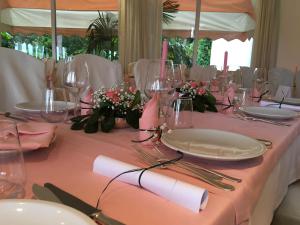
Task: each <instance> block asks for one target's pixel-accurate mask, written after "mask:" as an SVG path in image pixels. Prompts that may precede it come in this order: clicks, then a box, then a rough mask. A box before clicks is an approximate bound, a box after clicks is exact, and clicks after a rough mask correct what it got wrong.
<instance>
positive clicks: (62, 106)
mask: <svg viewBox="0 0 300 225" xmlns="http://www.w3.org/2000/svg"><path fill="white" fill-rule="evenodd" d="M70 106H71V105H70ZM67 116H68V102H67V100H66V93H65V89H64V88H47V89H46V90H45V93H44V96H43V103H42V107H41V117H42V118H43V119H45V120H46V121H47V122H49V123H59V122H64V121H65V120H66V118H67Z"/></svg>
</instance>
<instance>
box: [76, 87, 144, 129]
mask: <svg viewBox="0 0 300 225" xmlns="http://www.w3.org/2000/svg"><path fill="white" fill-rule="evenodd" d="M140 104H141V96H140V92H139V91H137V92H136V93H135V96H134V100H133V102H132V104H131V107H130V109H128V110H127V111H126V116H125V119H126V122H127V123H128V124H129V125H130V126H131V127H133V128H135V129H138V128H139V118H140V117H141V115H142V113H141V111H140V110H139V109H138V108H136V106H137V105H140ZM116 117H119V114H118V111H117V109H114V110H113V109H112V108H111V103H110V102H109V101H106V102H101V104H100V107H99V108H96V109H93V112H92V114H90V115H85V116H77V117H74V118H72V119H71V121H72V122H73V124H72V125H71V129H72V130H84V131H85V132H86V133H96V132H97V131H98V130H99V128H101V131H103V132H109V131H111V130H112V129H113V128H114V126H115V118H116ZM99 124H100V126H99Z"/></svg>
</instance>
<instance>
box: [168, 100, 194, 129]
mask: <svg viewBox="0 0 300 225" xmlns="http://www.w3.org/2000/svg"><path fill="white" fill-rule="evenodd" d="M169 115H170V116H169V117H168V118H167V126H168V128H170V129H182V128H191V127H193V100H192V98H188V97H180V98H177V99H176V100H174V101H173V103H172V107H171V108H170V110H169Z"/></svg>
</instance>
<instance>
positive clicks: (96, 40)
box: [87, 11, 119, 60]
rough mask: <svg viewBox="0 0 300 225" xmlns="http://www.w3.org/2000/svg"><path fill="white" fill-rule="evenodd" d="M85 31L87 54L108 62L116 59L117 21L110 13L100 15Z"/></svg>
mask: <svg viewBox="0 0 300 225" xmlns="http://www.w3.org/2000/svg"><path fill="white" fill-rule="evenodd" d="M98 14H99V16H98V18H96V19H95V20H94V21H93V22H92V23H91V24H90V25H89V27H88V29H87V38H88V46H87V52H88V53H93V54H96V55H99V56H102V57H105V58H108V59H110V60H116V59H118V57H119V56H118V54H117V52H118V19H117V18H116V16H115V15H114V14H112V13H106V14H103V13H100V12H99V11H98Z"/></svg>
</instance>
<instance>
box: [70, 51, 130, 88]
mask: <svg viewBox="0 0 300 225" xmlns="http://www.w3.org/2000/svg"><path fill="white" fill-rule="evenodd" d="M74 60H75V62H76V61H85V62H86V63H87V65H88V70H89V71H88V72H89V79H90V84H91V87H92V88H93V90H97V89H100V88H111V87H113V86H117V85H120V84H122V83H123V82H124V79H123V76H122V68H121V64H120V63H119V62H112V61H110V60H108V59H105V58H103V57H100V56H96V55H91V54H79V55H76V56H74Z"/></svg>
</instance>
